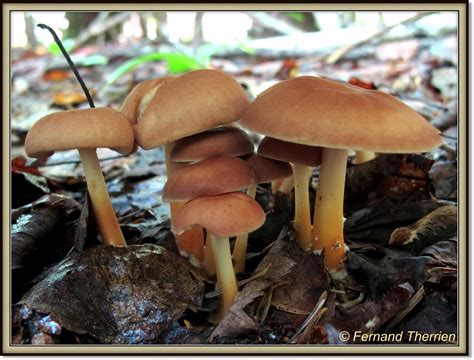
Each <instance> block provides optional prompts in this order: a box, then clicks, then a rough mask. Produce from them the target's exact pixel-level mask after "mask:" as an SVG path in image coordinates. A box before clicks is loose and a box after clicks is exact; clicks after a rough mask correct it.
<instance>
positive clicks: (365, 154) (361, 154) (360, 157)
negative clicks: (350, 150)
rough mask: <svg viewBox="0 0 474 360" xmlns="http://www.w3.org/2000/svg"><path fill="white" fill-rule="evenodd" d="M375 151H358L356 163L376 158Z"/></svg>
mask: <svg viewBox="0 0 474 360" xmlns="http://www.w3.org/2000/svg"><path fill="white" fill-rule="evenodd" d="M375 156H376V155H375V153H374V152H373V151H356V154H355V159H354V164H362V163H365V162H367V161H370V160H373V159H375Z"/></svg>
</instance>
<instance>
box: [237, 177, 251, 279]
mask: <svg viewBox="0 0 474 360" xmlns="http://www.w3.org/2000/svg"><path fill="white" fill-rule="evenodd" d="M256 194H257V186H256V185H254V186H250V187H249V188H248V189H247V195H248V196H250V197H251V198H252V199H255V195H256ZM248 239H249V234H248V233H246V234H240V235H238V236H237V238H236V239H235V245H234V253H233V257H234V262H235V267H234V271H235V273H236V274H237V273H240V272H244V271H245V259H246V257H247V242H248Z"/></svg>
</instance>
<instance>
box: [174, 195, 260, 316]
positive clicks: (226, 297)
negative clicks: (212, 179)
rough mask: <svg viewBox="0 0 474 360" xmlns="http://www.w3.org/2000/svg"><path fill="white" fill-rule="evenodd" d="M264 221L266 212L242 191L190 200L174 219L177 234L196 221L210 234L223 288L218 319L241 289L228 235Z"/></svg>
mask: <svg viewBox="0 0 474 360" xmlns="http://www.w3.org/2000/svg"><path fill="white" fill-rule="evenodd" d="M264 222H265V213H264V212H263V210H262V208H261V207H260V205H259V204H258V203H257V202H256V201H255V200H254V199H252V198H251V197H249V196H247V195H245V194H242V193H227V194H223V195H217V196H206V197H199V198H196V199H194V200H191V201H189V202H187V203H186V205H184V206H183V207H182V208H181V210H180V211H179V212H178V213H177V215H176V216H175V218H174V219H173V223H172V231H173V232H174V233H176V234H179V233H181V232H183V231H185V230H186V229H187V228H189V227H191V226H195V225H200V226H202V227H203V228H205V229H206V231H207V232H208V233H209V234H210V239H211V242H212V247H213V250H214V260H215V263H216V272H217V284H218V286H219V287H220V289H221V290H222V304H221V307H220V309H219V311H218V315H217V319H221V318H222V316H223V315H224V313H225V312H226V311H227V310H228V309H229V307H230V306H231V305H232V303H233V301H234V298H235V296H236V295H237V292H238V288H237V282H236V279H235V273H234V268H233V266H232V256H231V252H230V244H229V238H230V237H232V236H237V235H239V234H244V233H249V232H252V231H254V230H257V229H258V228H259V227H260V226H262V225H263V223H264Z"/></svg>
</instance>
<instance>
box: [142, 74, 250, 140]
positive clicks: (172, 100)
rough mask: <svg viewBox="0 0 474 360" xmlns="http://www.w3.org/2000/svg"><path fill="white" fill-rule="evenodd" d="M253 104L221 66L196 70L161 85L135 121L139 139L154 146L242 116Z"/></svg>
mask: <svg viewBox="0 0 474 360" xmlns="http://www.w3.org/2000/svg"><path fill="white" fill-rule="evenodd" d="M248 104H249V99H248V98H247V94H246V93H245V91H244V89H243V88H242V87H241V86H240V84H239V83H238V82H237V81H236V80H235V79H234V78H232V77H231V76H229V75H226V74H225V73H223V72H221V71H218V70H196V71H191V72H189V73H186V74H184V75H181V76H179V77H177V78H175V79H174V80H173V81H170V82H168V83H166V84H164V85H162V86H161V87H160V88H159V91H157V92H156V93H155V96H154V97H153V99H152V100H151V101H150V103H149V105H148V107H147V108H146V110H145V112H144V114H143V116H142V117H141V118H140V119H139V120H138V124H137V125H135V135H136V140H137V143H138V144H139V145H140V146H141V147H142V148H144V149H151V148H155V147H158V146H160V145H163V144H166V143H169V142H171V141H174V140H176V139H180V138H182V137H185V136H190V135H193V134H197V133H200V132H203V131H206V130H208V129H212V128H214V127H217V126H219V125H224V124H228V123H231V122H234V121H236V120H238V119H239V118H240V116H241V115H242V114H243V113H244V111H245V110H246V108H247V106H248Z"/></svg>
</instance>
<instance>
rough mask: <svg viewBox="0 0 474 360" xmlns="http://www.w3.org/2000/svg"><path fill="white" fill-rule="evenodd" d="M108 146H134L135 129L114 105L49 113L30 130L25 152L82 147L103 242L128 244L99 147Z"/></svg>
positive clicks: (38, 155) (129, 149) (46, 153)
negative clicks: (119, 221)
mask: <svg viewBox="0 0 474 360" xmlns="http://www.w3.org/2000/svg"><path fill="white" fill-rule="evenodd" d="M99 147H107V148H111V149H113V150H115V151H117V152H119V153H121V154H129V153H131V152H132V151H133V149H134V135H133V129H132V127H131V125H130V123H129V122H128V121H127V118H126V117H125V116H123V115H122V114H121V113H119V112H118V111H116V110H113V109H111V108H92V109H82V110H70V111H63V112H58V113H53V114H49V115H46V116H45V117H43V118H41V119H40V120H38V121H37V122H36V123H35V124H34V125H33V127H32V128H31V129H30V131H29V132H28V134H27V136H26V140H25V151H26V153H27V155H28V156H30V157H34V158H41V157H47V156H50V155H52V154H53V153H54V152H55V151H59V150H72V149H78V150H79V155H80V157H81V162H82V165H83V167H84V173H85V177H86V182H87V188H88V190H89V195H90V198H91V203H92V208H93V210H94V214H95V217H96V220H97V225H98V227H99V232H100V235H101V238H102V241H103V243H104V244H106V245H116V246H125V245H126V242H125V239H124V237H123V234H122V231H121V230H120V226H119V224H118V222H117V218H116V216H115V213H114V209H113V208H112V204H111V202H110V197H109V193H108V192H107V187H106V185H105V181H104V176H103V174H102V171H101V170H100V163H99V160H98V158H97V153H96V148H99Z"/></svg>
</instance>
